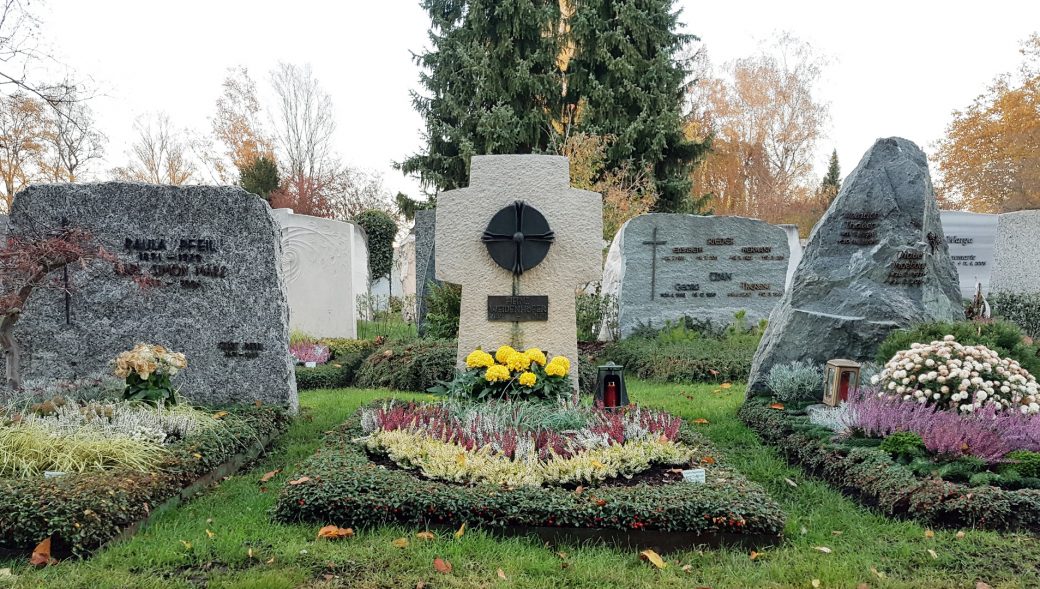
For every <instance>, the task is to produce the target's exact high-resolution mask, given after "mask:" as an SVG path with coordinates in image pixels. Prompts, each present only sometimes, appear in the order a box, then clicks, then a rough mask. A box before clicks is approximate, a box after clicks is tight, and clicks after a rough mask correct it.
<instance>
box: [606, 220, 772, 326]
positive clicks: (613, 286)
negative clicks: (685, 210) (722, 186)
mask: <svg viewBox="0 0 1040 589" xmlns="http://www.w3.org/2000/svg"><path fill="white" fill-rule="evenodd" d="M789 255H790V252H789V249H788V239H787V234H786V232H785V230H784V229H783V228H781V227H777V226H775V225H770V224H768V223H766V222H764V221H759V220H757V219H747V218H744V217H702V216H698V215H681V214H663V213H654V214H649V215H640V216H638V217H635V218H633V219H631V220H629V221H628V222H626V223H625V224H624V225H623V226H622V227H621V229H620V230H619V231H618V234H617V236H616V237H615V238H614V243H613V244H612V245H611V252H610V253H609V254H608V260H609V259H615V260H618V262H617V263H616V264H613V265H611V270H610V271H607V272H605V276H604V279H603V287H604V292H605V293H606V294H612V295H615V296H616V297H617V300H618V328H619V330H620V332H621V336H622V337H625V336H628V335H629V334H631V333H632V331H633V330H635V329H636V328H638V327H639V326H640V325H650V326H652V327H663V326H664V325H665V322H666V321H676V320H679V319H682V318H683V317H684V316H686V317H691V318H694V319H698V320H702V321H703V320H710V321H711V322H712V323H713V324H714V325H716V326H725V325H729V324H730V323H732V322H733V320H734V315H735V314H736V313H737V312H739V311H745V312H746V318H747V321H748V322H749V323H750V324H754V323H757V322H758V321H759V320H760V319H765V318H766V317H768V316H769V312H770V311H772V309H773V307H774V306H775V305H776V303H777V302H778V301H779V300H780V297H781V296H783V293H784V285H785V282H786V278H787V264H788V256H789ZM606 274H617V276H613V275H611V276H607V275H606Z"/></svg>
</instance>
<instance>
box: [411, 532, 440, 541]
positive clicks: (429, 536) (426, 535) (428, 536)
mask: <svg viewBox="0 0 1040 589" xmlns="http://www.w3.org/2000/svg"><path fill="white" fill-rule="evenodd" d="M415 537H416V538H418V539H420V540H433V539H435V538H436V537H437V536H434V535H433V532H431V531H429V530H427V531H425V532H416V533H415Z"/></svg>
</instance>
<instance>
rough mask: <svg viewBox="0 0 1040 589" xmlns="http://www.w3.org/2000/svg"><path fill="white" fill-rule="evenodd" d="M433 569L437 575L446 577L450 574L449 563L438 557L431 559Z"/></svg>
mask: <svg viewBox="0 0 1040 589" xmlns="http://www.w3.org/2000/svg"><path fill="white" fill-rule="evenodd" d="M433 569H434V570H435V571H437V572H438V573H441V574H444V575H447V574H448V573H450V572H451V563H450V562H448V561H446V560H444V559H443V558H441V557H439V556H438V557H437V558H435V559H433Z"/></svg>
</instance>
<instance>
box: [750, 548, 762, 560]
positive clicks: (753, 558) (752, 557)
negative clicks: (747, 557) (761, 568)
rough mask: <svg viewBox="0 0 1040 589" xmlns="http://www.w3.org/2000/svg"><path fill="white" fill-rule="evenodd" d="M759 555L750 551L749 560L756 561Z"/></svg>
mask: <svg viewBox="0 0 1040 589" xmlns="http://www.w3.org/2000/svg"><path fill="white" fill-rule="evenodd" d="M760 555H761V553H760V552H755V551H754V550H752V551H751V560H755V559H756V558H758V557H759V556H760Z"/></svg>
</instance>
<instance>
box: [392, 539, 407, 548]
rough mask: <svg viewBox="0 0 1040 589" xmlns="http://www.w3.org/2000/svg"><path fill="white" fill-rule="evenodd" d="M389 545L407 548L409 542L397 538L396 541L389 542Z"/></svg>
mask: <svg viewBox="0 0 1040 589" xmlns="http://www.w3.org/2000/svg"><path fill="white" fill-rule="evenodd" d="M391 544H393V545H394V546H396V547H397V548H408V545H409V544H411V542H409V541H408V538H397V539H396V540H394V541H393V542H391Z"/></svg>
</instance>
